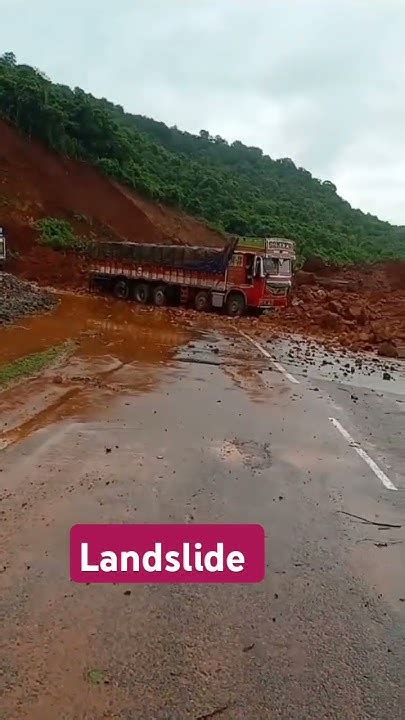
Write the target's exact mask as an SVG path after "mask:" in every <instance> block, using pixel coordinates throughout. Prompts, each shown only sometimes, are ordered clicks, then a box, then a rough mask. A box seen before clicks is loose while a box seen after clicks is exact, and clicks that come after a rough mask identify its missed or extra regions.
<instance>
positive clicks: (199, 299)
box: [194, 290, 211, 312]
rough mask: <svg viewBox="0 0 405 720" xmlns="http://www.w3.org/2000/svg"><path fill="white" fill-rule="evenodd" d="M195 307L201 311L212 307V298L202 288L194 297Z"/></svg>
mask: <svg viewBox="0 0 405 720" xmlns="http://www.w3.org/2000/svg"><path fill="white" fill-rule="evenodd" d="M194 307H195V309H196V310H198V311H199V312H206V311H207V310H209V309H210V307H211V298H210V295H209V293H207V292H206V291H205V290H200V292H198V293H197V295H196V296H195V298H194Z"/></svg>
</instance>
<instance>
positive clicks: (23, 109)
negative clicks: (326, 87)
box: [0, 53, 405, 262]
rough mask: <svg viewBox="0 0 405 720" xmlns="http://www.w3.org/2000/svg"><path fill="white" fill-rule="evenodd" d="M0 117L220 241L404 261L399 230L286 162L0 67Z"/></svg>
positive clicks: (12, 62) (11, 62)
mask: <svg viewBox="0 0 405 720" xmlns="http://www.w3.org/2000/svg"><path fill="white" fill-rule="evenodd" d="M0 114H1V115H2V116H3V117H4V118H6V119H8V120H9V121H10V122H12V123H13V124H15V125H16V126H18V127H19V128H20V129H21V130H23V131H24V132H25V133H26V134H27V135H28V136H29V137H30V138H31V137H35V138H38V139H40V140H42V141H43V142H45V143H46V144H47V145H48V146H49V147H50V148H52V149H54V150H56V151H57V152H59V153H62V154H64V155H67V156H69V157H73V158H77V159H80V160H85V161H87V162H89V163H92V164H93V165H96V166H97V167H99V168H100V170H101V171H102V172H104V173H106V174H107V175H109V176H111V177H114V178H116V179H118V180H119V181H120V182H123V183H125V184H127V185H129V186H130V187H132V188H134V189H136V190H137V191H138V192H140V193H142V194H144V195H145V196H147V197H149V198H152V199H154V200H156V201H158V202H163V203H166V204H168V205H173V206H176V207H180V208H182V209H184V210H185V211H187V212H188V213H190V214H192V215H195V216H197V217H200V218H204V219H205V220H207V221H208V222H209V223H211V224H213V225H215V226H216V227H218V228H219V229H221V230H224V231H226V232H230V233H235V234H238V235H256V236H264V235H275V236H279V237H280V236H285V237H290V238H292V239H294V240H296V241H297V243H298V247H299V251H300V254H301V257H303V258H305V257H308V256H309V255H313V254H317V255H321V256H322V257H324V258H327V259H331V260H333V261H337V262H350V261H353V262H355V261H363V260H377V259H382V258H389V257H391V258H392V257H405V227H395V226H392V225H390V224H389V223H386V222H382V221H380V220H379V219H378V218H376V217H374V216H372V215H370V214H364V213H363V212H361V211H360V210H353V209H352V208H351V206H350V205H349V203H347V202H346V201H345V200H343V199H342V198H340V197H339V195H337V192H336V188H335V186H334V185H333V184H332V183H331V182H328V181H324V182H322V181H320V180H317V179H316V178H313V177H312V175H311V173H309V172H308V171H307V170H305V169H304V168H297V167H296V166H295V164H294V162H293V161H292V160H290V159H289V158H281V159H279V160H273V159H271V158H270V157H268V156H267V155H264V154H263V152H262V151H261V150H260V149H259V148H255V147H246V146H245V145H243V144H242V143H241V142H234V143H232V144H231V145H229V144H228V143H227V142H226V141H225V140H224V139H223V138H221V137H219V136H216V137H211V136H210V134H209V133H208V132H207V131H206V130H201V132H200V134H199V136H196V135H192V134H190V133H187V132H181V131H180V130H178V129H177V128H169V127H167V126H166V125H165V124H164V123H160V122H156V121H154V120H151V119H149V118H146V117H143V116H140V115H130V114H128V113H125V112H124V110H123V108H122V107H120V106H117V105H114V104H112V103H110V102H108V101H107V100H105V99H101V100H100V99H96V98H94V97H93V96H92V95H90V94H87V93H85V92H84V91H83V90H81V89H80V88H75V89H74V90H72V89H70V88H69V87H66V86H64V85H58V84H55V83H52V82H51V81H50V80H49V79H48V78H47V77H46V76H45V75H44V74H43V73H41V72H40V71H39V70H37V69H35V68H32V67H29V66H27V65H19V64H17V62H16V59H15V56H14V55H13V54H12V53H6V54H5V55H3V56H2V57H1V58H0Z"/></svg>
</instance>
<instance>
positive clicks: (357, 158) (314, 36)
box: [0, 0, 405, 224]
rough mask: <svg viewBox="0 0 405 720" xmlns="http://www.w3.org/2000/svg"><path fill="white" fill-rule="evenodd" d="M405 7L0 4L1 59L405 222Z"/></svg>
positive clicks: (278, 0) (355, 2) (46, 0)
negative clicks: (281, 165)
mask: <svg viewBox="0 0 405 720" xmlns="http://www.w3.org/2000/svg"><path fill="white" fill-rule="evenodd" d="M404 37H405V1H404V0H114V2H111V0H0V52H3V51H5V50H13V51H14V52H15V53H16V55H17V57H18V60H19V61H20V62H26V63H29V64H32V65H35V66H36V67H39V68H40V69H41V70H43V71H44V72H45V73H46V74H47V75H49V76H50V77H51V78H52V79H53V80H55V81H57V82H62V83H66V84H68V85H71V86H79V87H82V88H84V89H85V90H87V91H91V92H92V93H93V94H94V95H96V96H104V97H107V98H108V99H110V100H113V101H114V102H117V103H119V104H121V105H123V106H124V108H125V109H126V110H128V111H130V112H133V113H139V114H142V115H148V116H150V117H153V118H155V119H157V120H163V121H164V122H166V123H167V124H169V125H177V126H178V127H179V128H181V129H185V130H189V131H191V132H198V131H199V130H200V129H201V128H204V129H207V130H209V131H210V132H211V133H212V134H213V135H216V134H219V135H222V136H223V137H225V138H226V139H227V140H230V141H232V140H235V139H240V140H242V141H243V142H245V143H247V144H249V145H256V146H259V147H262V148H263V150H264V151H265V152H266V153H268V154H269V155H270V156H271V157H273V158H277V157H291V158H292V159H293V160H294V162H295V163H296V164H297V165H300V166H303V167H305V168H307V169H308V170H310V171H311V172H312V174H313V175H315V176H316V177H319V178H321V179H323V180H332V181H333V182H334V183H335V184H336V185H337V187H338V191H339V193H340V194H341V195H342V196H344V197H345V198H346V199H347V200H349V201H350V202H351V204H352V205H354V206H355V207H361V209H362V210H364V211H365V212H371V213H373V214H377V215H378V216H379V217H381V218H382V219H386V220H390V221H392V222H396V223H398V224H405V90H404V78H405V41H404Z"/></svg>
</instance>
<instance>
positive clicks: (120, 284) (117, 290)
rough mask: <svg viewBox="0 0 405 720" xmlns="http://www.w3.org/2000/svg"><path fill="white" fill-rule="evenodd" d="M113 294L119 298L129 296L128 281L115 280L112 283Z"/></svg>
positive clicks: (123, 298)
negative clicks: (113, 283)
mask: <svg viewBox="0 0 405 720" xmlns="http://www.w3.org/2000/svg"><path fill="white" fill-rule="evenodd" d="M114 295H115V297H116V298H119V299H120V300H127V299H128V298H129V283H128V282H127V281H126V280H117V282H116V283H115V285H114Z"/></svg>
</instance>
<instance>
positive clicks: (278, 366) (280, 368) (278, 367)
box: [239, 330, 300, 385]
mask: <svg viewBox="0 0 405 720" xmlns="http://www.w3.org/2000/svg"><path fill="white" fill-rule="evenodd" d="M239 333H240V335H242V337H244V338H246V340H249V342H250V343H252V345H254V346H255V347H256V348H257V349H258V350H260V352H261V354H262V355H264V357H266V358H269V360H270V362H271V363H272V365H274V367H275V368H276V370H278V371H279V372H281V373H282V374H283V375H284V377H286V378H287V380H289V381H290V382H291V383H294V384H295V385H299V384H300V381H299V380H297V378H295V377H294V375H291V373H289V372H287V370H286V369H285V368H284V367H283V366H282V365H281V363H279V362H276V361H275V360H273V358H272V357H271V355H270V353H268V352H267V350H265V349H264V347H262V345H260V343H258V342H256V340H253V338H251V337H250V335H246V333H244V332H243V330H239Z"/></svg>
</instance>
